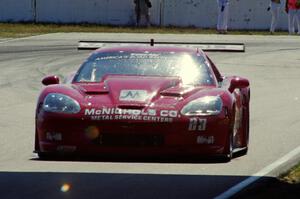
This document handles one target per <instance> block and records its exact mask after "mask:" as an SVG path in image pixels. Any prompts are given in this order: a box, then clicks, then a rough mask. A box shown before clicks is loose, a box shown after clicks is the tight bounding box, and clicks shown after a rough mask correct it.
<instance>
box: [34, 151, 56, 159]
mask: <svg viewBox="0 0 300 199" xmlns="http://www.w3.org/2000/svg"><path fill="white" fill-rule="evenodd" d="M37 154H38V156H39V159H40V160H53V159H56V158H57V156H55V154H53V153H47V152H38V153H37Z"/></svg>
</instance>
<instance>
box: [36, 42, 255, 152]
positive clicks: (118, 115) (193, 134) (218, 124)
mask: <svg viewBox="0 0 300 199" xmlns="http://www.w3.org/2000/svg"><path fill="white" fill-rule="evenodd" d="M115 51H126V52H144V51H150V52H185V53H194V54H196V53H201V54H203V56H204V57H205V58H206V59H207V60H208V62H209V63H210V68H209V70H211V72H212V73H213V74H214V77H213V81H214V83H213V84H212V85H201V86H187V85H182V84H181V82H180V78H178V77H156V76H134V75H132V76H130V75H106V76H105V77H104V81H101V82H99V83H80V82H74V81H72V82H71V83H70V84H53V85H48V86H46V87H45V88H44V89H43V91H42V92H41V94H40V96H39V99H38V104H37V108H36V136H35V137H36V142H35V152H37V153H38V154H39V155H41V154H47V153H52V154H53V153H54V154H60V153H63V154H65V153H72V154H73V153H74V154H81V155H85V154H91V155H102V154H128V155H138V156H144V155H168V154H191V155H200V154H205V155H228V153H229V152H230V151H228V150H231V149H229V148H228V147H229V142H230V136H233V146H232V147H233V149H246V148H247V147H248V137H249V101H250V88H249V86H247V85H246V86H241V85H242V83H238V86H237V87H234V91H233V92H230V87H232V85H233V82H241V81H240V79H242V80H243V81H244V82H246V83H247V82H248V80H246V79H244V78H240V77H235V76H232V77H228V78H226V77H222V76H221V75H220V73H219V71H218V70H217V68H216V66H215V65H214V64H213V62H212V61H211V60H210V59H209V58H208V57H207V56H206V55H205V53H204V52H202V51H201V50H195V49H190V48H179V47H172V48H170V47H136V46H134V47H118V48H106V49H99V50H96V51H95V52H94V54H95V53H101V52H115ZM72 77H73V75H72ZM239 85H240V87H239ZM123 90H133V91H134V90H145V91H147V92H148V93H150V94H149V95H148V96H147V97H146V98H145V99H144V100H142V101H138V100H137V101H130V100H129V101H126V100H125V101H124V100H121V97H120V95H121V94H120V93H122V91H123ZM49 93H61V94H64V95H66V96H69V97H71V98H73V99H75V100H76V101H77V102H78V103H79V104H80V112H78V113H76V114H65V113H53V112H47V111H45V110H44V109H43V103H44V100H45V97H46V96H47V95H48V94H49ZM205 96H219V97H220V98H221V99H222V102H223V108H222V111H221V112H220V113H219V114H218V115H210V116H209V115H208V116H186V115H183V114H181V110H182V108H183V107H184V106H185V105H186V104H187V103H188V102H190V101H192V100H195V99H198V98H201V97H205Z"/></svg>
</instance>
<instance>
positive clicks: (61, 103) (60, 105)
mask: <svg viewBox="0 0 300 199" xmlns="http://www.w3.org/2000/svg"><path fill="white" fill-rule="evenodd" d="M43 109H44V110H45V111H47V112H54V113H68V114H76V113H78V112H79V111H80V105H79V103H78V102H77V101H76V100H75V99H73V98H71V97H69V96H67V95H64V94H60V93H49V94H48V95H47V96H46V98H45V100H44V104H43Z"/></svg>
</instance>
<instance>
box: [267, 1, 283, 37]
mask: <svg viewBox="0 0 300 199" xmlns="http://www.w3.org/2000/svg"><path fill="white" fill-rule="evenodd" d="M280 5H281V2H280V0H271V2H270V6H269V8H268V10H271V14H272V20H271V26H270V33H271V34H274V32H275V29H276V26H277V23H278V16H279V10H280Z"/></svg>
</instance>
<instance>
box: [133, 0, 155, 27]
mask: <svg viewBox="0 0 300 199" xmlns="http://www.w3.org/2000/svg"><path fill="white" fill-rule="evenodd" d="M134 4H135V15H136V25H137V26H140V25H141V18H142V17H145V19H146V26H150V13H149V8H151V7H152V4H151V1H150V0H134Z"/></svg>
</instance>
